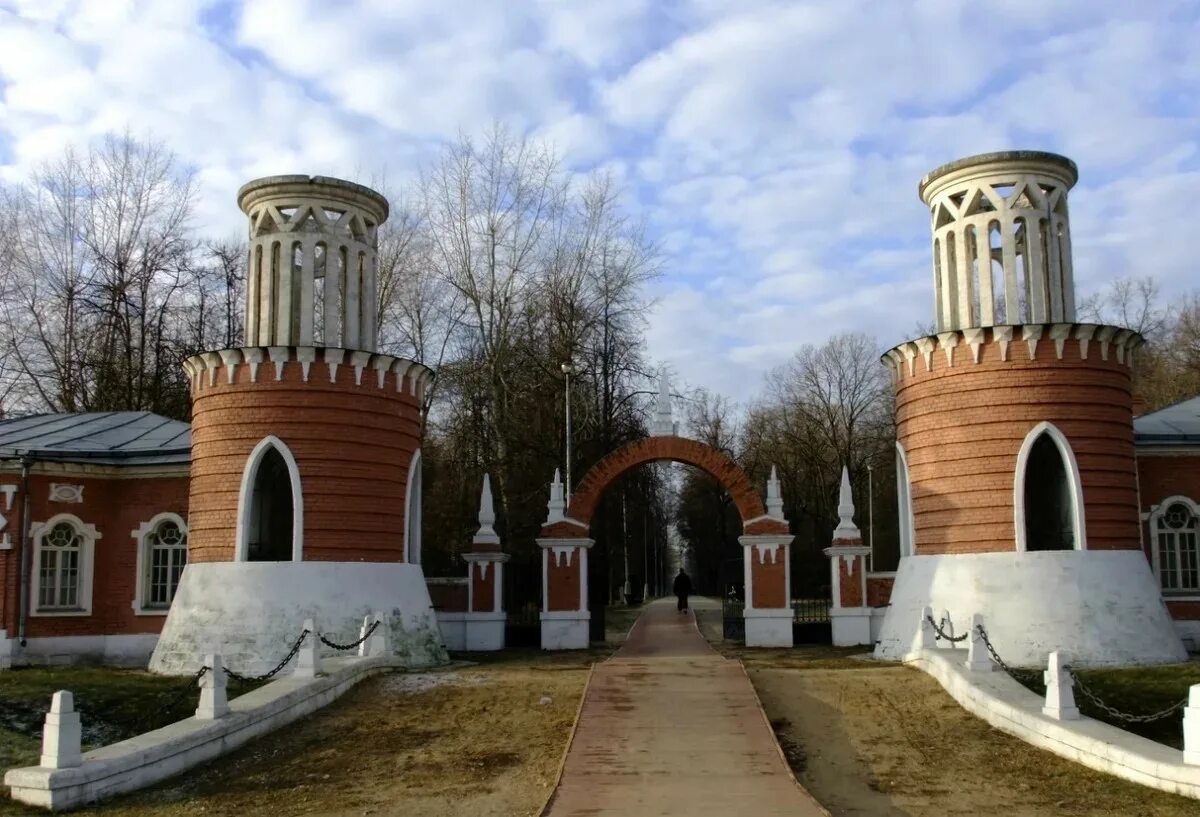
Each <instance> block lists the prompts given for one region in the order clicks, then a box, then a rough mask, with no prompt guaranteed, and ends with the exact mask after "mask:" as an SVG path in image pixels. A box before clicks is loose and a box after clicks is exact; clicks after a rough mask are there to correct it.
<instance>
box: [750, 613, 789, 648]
mask: <svg viewBox="0 0 1200 817" xmlns="http://www.w3.org/2000/svg"><path fill="white" fill-rule="evenodd" d="M742 615H743V617H744V618H745V621H746V646H747V647H791V646H794V644H793V637H792V618H793V615H794V614H793V613H792V608H790V607H788V608H786V609H783V610H757V609H747V610H745V611H744V612H743V613H742Z"/></svg>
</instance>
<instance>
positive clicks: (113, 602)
mask: <svg viewBox="0 0 1200 817" xmlns="http://www.w3.org/2000/svg"><path fill="white" fill-rule="evenodd" d="M20 482H21V480H20V475H19V474H14V473H5V474H0V484H12V485H17V486H18V491H17V494H16V496H15V497H14V499H13V507H12V510H11V511H8V512H6V513H5V516H6V517H7V519H8V526H7V528H6V530H7V531H8V533H9V536H10V538H11V539H12V541H13V548H12V550H8V551H0V588H3V601H2V603H0V627H2V628H4V629H6V630H7V631H8V633H9V635H10V637H13V636H15V635H16V633H17V624H18V618H19V607H20V592H19V578H20V562H19V559H20V555H19V554H20V548H19V540H20V535H21V531H22V529H23V522H22V519H21V507H22V501H23V497H22V495H21V492H20ZM29 482H30V517H31V518H32V521H33V522H46V521H47V520H49V519H50V518H51V517H53V516H56V515H58V514H60V513H69V514H73V515H75V516H77V517H79V519H80V520H81V521H82V522H83V523H84V524H90V525H95V526H96V529H97V531H98V532H99V534H100V539H98V540H97V541H96V545H95V550H94V556H93V576H92V614H91V615H90V616H29V617H28V618H27V619H26V636H27V637H29V638H39V637H46V636H67V635H117V634H125V633H157V632H159V631H160V630H161V629H162V625H163V620H164V618H165V616H161V615H149V616H138V615H135V614H134V612H133V602H134V596H135V590H136V583H137V546H138V543H137V541H136V540H135V539H134V538H133V537H132V536H131V535H130V532H131V531H133V530H135V529H137V528H138V527H139V526H141V524H142V523H143V522H148V521H149V520H150V519H152V518H153V517H154V516H156V515H158V514H159V513H163V512H168V511H169V512H173V513H176V514H178V515H179V516H181V517H183V518H184V519H185V520H186V519H187V515H188V479H187V477H186V476H178V477H146V478H126V479H120V478H113V477H90V476H89V477H84V476H75V475H66V474H62V475H60V474H47V473H38V472H37V471H36V466H35V472H34V473H33V474H31V476H30V480H29ZM52 482H60V483H68V484H72V485H82V486H83V502H82V503H67V502H50V499H49V497H50V483H52ZM29 546H30V547H32V546H33V542H32V541H31V542H29ZM28 558H29V567H30V572H31V573H32V571H33V569H34V562H33V552H32V551H30V553H29V557H28ZM29 598H30V606H31V608H32V606H33V605H34V604H35V603H36V599H34V598H33V590H32V587H31V588H30V594H29Z"/></svg>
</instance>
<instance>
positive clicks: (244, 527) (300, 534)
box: [233, 434, 304, 562]
mask: <svg viewBox="0 0 1200 817" xmlns="http://www.w3.org/2000/svg"><path fill="white" fill-rule="evenodd" d="M269 448H274V449H275V450H276V451H278V452H279V455H280V456H281V457H283V461H284V463H285V464H286V465H287V469H288V481H289V482H290V483H291V487H292V561H293V562H302V561H304V488H303V486H302V485H301V484H300V469H299V467H297V465H296V458H295V456H293V455H292V449H290V448H288V447H287V443H285V442H284V441H283V440H281V439H279V438H278V437H276V436H275V435H274V434H269V435H267V436H266V437H263V438H262V439H261V440H259V442H258V445H256V446H254V450H253V451H251V452H250V456H249V457H247V458H246V467H245V469H244V470H243V471H242V487H241V490H240V491H239V492H238V513H237V540H236V544H235V546H234V551H233V560H234V561H235V562H244V561H246V551H247V549H248V547H249V542H248V540H249V533H250V531H249V527H250V498H251V494H252V493H254V479H255V477H257V476H258V467H259V465H261V464H262V459H263V457H264V456H266V454H267V449H269Z"/></svg>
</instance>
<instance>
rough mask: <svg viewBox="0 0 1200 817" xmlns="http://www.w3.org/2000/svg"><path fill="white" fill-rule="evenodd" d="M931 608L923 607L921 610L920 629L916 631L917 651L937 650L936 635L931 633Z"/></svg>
mask: <svg viewBox="0 0 1200 817" xmlns="http://www.w3.org/2000/svg"><path fill="white" fill-rule="evenodd" d="M932 619H933V608H932V607H925V608H923V609H922V610H921V628H920V629H919V630H917V649H918V650H936V649H937V634H936V633H934V631H933V624H932V623H931V622H932Z"/></svg>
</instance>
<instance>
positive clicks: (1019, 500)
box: [1013, 422, 1087, 552]
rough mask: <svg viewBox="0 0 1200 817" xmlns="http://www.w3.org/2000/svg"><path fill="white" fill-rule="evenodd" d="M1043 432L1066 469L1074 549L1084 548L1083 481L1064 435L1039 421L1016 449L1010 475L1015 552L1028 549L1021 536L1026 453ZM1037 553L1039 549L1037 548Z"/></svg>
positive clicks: (1024, 539)
mask: <svg viewBox="0 0 1200 817" xmlns="http://www.w3.org/2000/svg"><path fill="white" fill-rule="evenodd" d="M1043 434H1046V435H1048V436H1049V437H1050V439H1051V440H1052V441H1053V442H1054V444H1055V445H1056V446H1058V452H1059V454H1061V455H1062V459H1063V463H1064V464H1065V465H1066V470H1067V487H1068V490H1069V492H1070V495H1071V505H1072V507H1071V523H1072V526H1073V528H1074V534H1075V548H1074V549H1075V550H1087V521H1086V518H1085V514H1084V505H1083V482H1082V481H1081V479H1080V477H1079V463H1078V462H1076V460H1075V452H1074V450H1072V448H1071V443H1070V442H1069V441H1068V440H1067V437H1066V435H1065V434H1063V433H1062V432H1061V431H1059V430H1058V428H1057V427H1056V426H1055V425H1054V424H1053V423H1048V422H1041V423H1038V424H1037V425H1035V426H1034V427H1033V428H1032V429H1030V431H1029V433H1028V434H1026V435H1025V441H1024V442H1022V443H1021V450H1020V451H1018V452H1017V470H1016V474H1015V475H1014V477H1013V524H1014V525H1015V527H1016V534H1017V551H1018V552H1024V551H1026V550H1028V544H1029V543H1028V542H1027V541H1026V536H1025V468H1026V466H1027V465H1028V464H1029V452H1030V451H1032V450H1033V444H1034V443H1036V442H1037V440H1038V438H1039V437H1041V436H1042V435H1043ZM1039 552H1040V551H1039Z"/></svg>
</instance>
